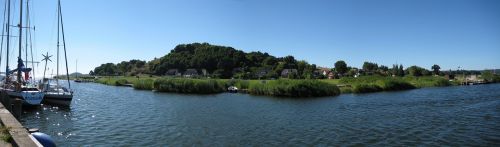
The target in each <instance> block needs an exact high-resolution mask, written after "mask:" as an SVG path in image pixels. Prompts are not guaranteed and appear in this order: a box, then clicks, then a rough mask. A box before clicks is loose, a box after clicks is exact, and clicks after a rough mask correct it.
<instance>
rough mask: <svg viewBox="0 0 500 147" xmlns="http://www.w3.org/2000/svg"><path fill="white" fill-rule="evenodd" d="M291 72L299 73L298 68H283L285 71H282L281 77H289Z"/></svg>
mask: <svg viewBox="0 0 500 147" xmlns="http://www.w3.org/2000/svg"><path fill="white" fill-rule="evenodd" d="M290 74H295V75H297V74H298V71H297V69H283V71H281V77H288V76H289V75H290Z"/></svg>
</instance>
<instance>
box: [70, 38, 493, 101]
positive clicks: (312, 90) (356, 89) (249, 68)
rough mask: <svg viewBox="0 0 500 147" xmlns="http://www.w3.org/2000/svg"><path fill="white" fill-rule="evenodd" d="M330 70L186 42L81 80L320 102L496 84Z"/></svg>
mask: <svg viewBox="0 0 500 147" xmlns="http://www.w3.org/2000/svg"><path fill="white" fill-rule="evenodd" d="M332 65H333V68H327V67H318V66H316V65H315V64H310V63H308V62H307V61H304V60H296V59H295V58H294V57H293V56H285V57H275V56H272V55H270V54H268V53H262V52H244V51H242V50H237V49H234V48H232V47H227V46H218V45H211V44H208V43H191V44H180V45H177V46H176V47H175V48H174V49H172V50H171V51H170V53H168V54H166V55H164V56H163V57H160V58H154V59H153V60H151V61H141V60H130V61H122V62H120V63H118V64H114V63H105V64H102V65H100V66H98V67H96V68H95V69H94V70H92V71H90V72H89V74H88V76H80V77H81V79H85V78H87V79H93V78H94V77H100V78H97V79H94V80H95V82H97V83H102V84H106V85H115V86H132V87H134V89H139V90H153V91H158V92H175V93H192V94H214V93H221V92H225V91H227V90H228V87H230V86H235V87H237V88H238V89H239V90H240V91H244V92H247V93H249V94H253V95H268V96H278V97H322V96H335V95H339V94H341V93H370V92H379V91H399V90H408V89H415V88H422V87H439V86H451V85H461V84H469V83H471V82H473V83H475V82H477V83H495V82H500V75H498V74H495V72H492V71H491V70H484V71H467V70H456V71H452V70H449V71H440V69H441V67H440V66H439V65H437V64H434V65H432V66H431V67H430V69H431V70H428V69H426V68H423V67H419V66H415V65H413V66H409V67H407V68H404V67H403V65H402V64H399V65H398V64H394V65H392V67H391V68H390V67H388V66H385V65H378V64H377V63H373V62H364V64H363V66H362V67H361V68H357V67H351V66H348V64H347V63H346V62H345V61H342V60H339V61H337V62H335V63H332Z"/></svg>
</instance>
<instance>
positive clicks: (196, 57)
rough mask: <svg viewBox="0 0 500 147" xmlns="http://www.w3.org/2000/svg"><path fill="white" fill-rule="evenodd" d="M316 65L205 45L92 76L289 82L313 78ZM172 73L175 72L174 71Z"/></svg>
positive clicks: (182, 48)
mask: <svg viewBox="0 0 500 147" xmlns="http://www.w3.org/2000/svg"><path fill="white" fill-rule="evenodd" d="M316 68H317V67H316V65H314V64H309V63H307V62H306V61H298V60H296V59H295V58H294V57H293V56H286V57H275V56H272V55H269V54H268V53H262V52H250V53H245V52H243V51H241V50H237V49H234V48H232V47H226V46H217V45H211V44H208V43H192V44H181V45H178V46H176V47H175V48H174V49H173V50H171V52H170V53H169V54H167V55H165V56H163V57H161V58H155V59H153V60H151V61H148V62H146V61H140V60H131V61H128V62H127V61H123V62H121V63H118V64H113V63H106V64H102V65H101V66H99V67H96V68H95V69H94V70H93V71H91V72H90V74H91V75H99V76H112V75H128V76H134V75H139V74H149V75H157V76H163V75H168V74H169V72H170V71H172V72H174V74H172V75H177V74H175V73H180V74H181V75H182V74H183V73H184V72H186V71H188V70H190V69H191V70H193V69H194V70H196V74H198V75H203V76H209V77H214V78H231V77H237V78H245V79H257V78H262V79H267V78H278V77H280V76H282V74H281V73H282V72H283V71H284V70H286V71H288V69H289V71H291V72H289V73H288V72H287V73H286V74H285V75H284V76H286V77H290V78H312V77H313V74H314V71H316ZM173 70H174V71H173Z"/></svg>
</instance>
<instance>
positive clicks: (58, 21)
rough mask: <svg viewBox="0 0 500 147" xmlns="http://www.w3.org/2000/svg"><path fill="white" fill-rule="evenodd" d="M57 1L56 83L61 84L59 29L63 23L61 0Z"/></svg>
mask: <svg viewBox="0 0 500 147" xmlns="http://www.w3.org/2000/svg"><path fill="white" fill-rule="evenodd" d="M57 3H58V4H57V5H58V7H57V55H56V56H57V57H56V58H57V59H56V60H57V61H56V64H57V66H56V84H57V85H59V30H60V27H59V25H60V24H61V15H60V13H59V11H60V9H61V8H60V7H59V4H60V1H59V0H58V1H57Z"/></svg>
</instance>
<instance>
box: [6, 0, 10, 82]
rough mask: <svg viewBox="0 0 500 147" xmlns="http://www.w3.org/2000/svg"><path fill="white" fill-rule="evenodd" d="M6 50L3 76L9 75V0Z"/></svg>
mask: <svg viewBox="0 0 500 147" xmlns="http://www.w3.org/2000/svg"><path fill="white" fill-rule="evenodd" d="M7 5H8V6H7V24H6V27H7V46H6V47H7V50H6V54H5V57H6V59H7V62H6V63H5V76H6V77H8V76H9V45H10V0H7ZM6 79H7V78H6ZM5 82H9V80H5Z"/></svg>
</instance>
